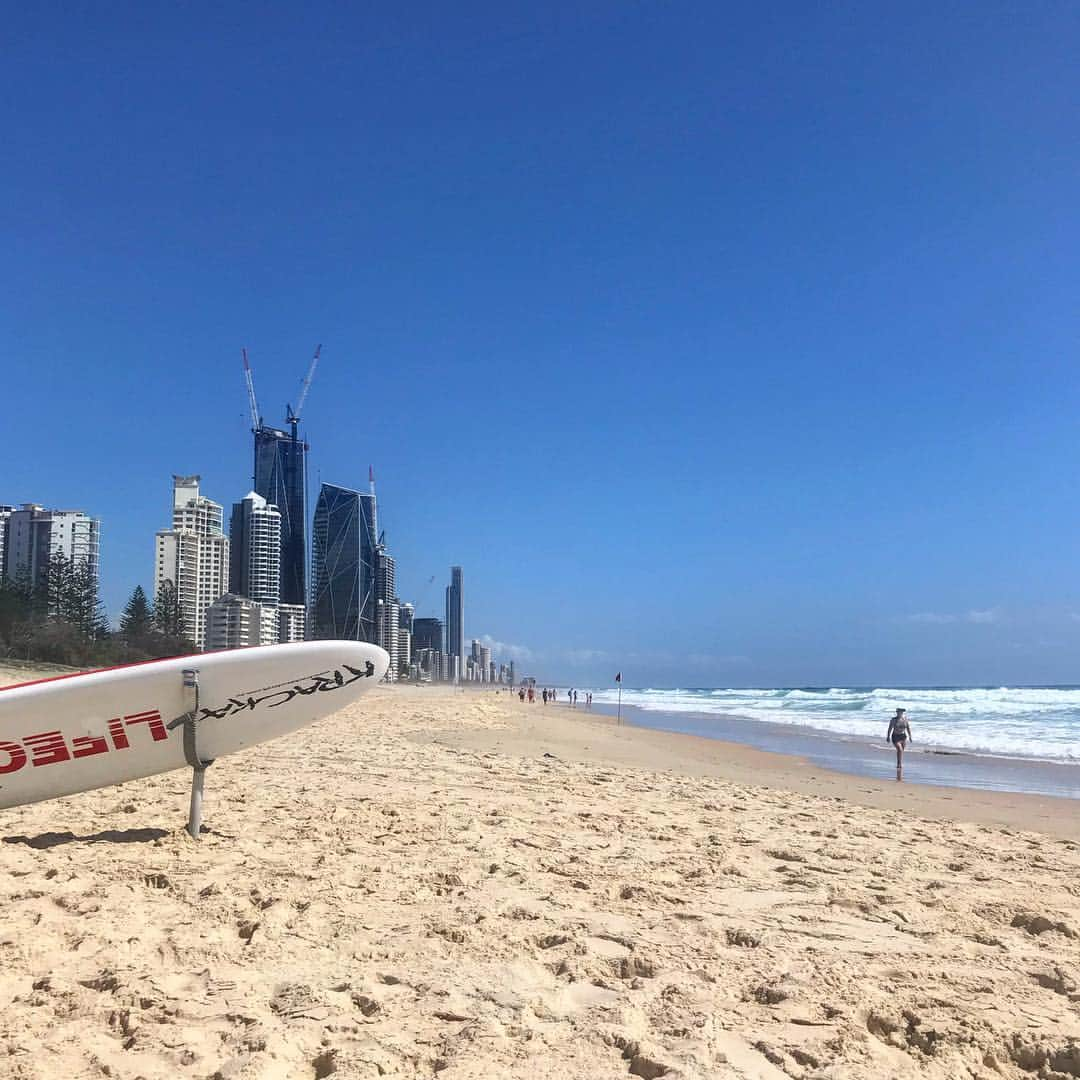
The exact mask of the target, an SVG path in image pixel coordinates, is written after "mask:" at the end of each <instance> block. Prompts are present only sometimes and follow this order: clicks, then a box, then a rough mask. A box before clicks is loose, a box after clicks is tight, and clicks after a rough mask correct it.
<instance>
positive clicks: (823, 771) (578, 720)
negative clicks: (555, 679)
mask: <svg viewBox="0 0 1080 1080" xmlns="http://www.w3.org/2000/svg"><path fill="white" fill-rule="evenodd" d="M402 689H404V688H402ZM473 690H474V688H467V689H466V690H465V693H466V694H467V695H469V696H471V695H472V694H473ZM475 690H476V691H477V692H478V693H480V694H482V695H488V694H490V695H491V696H492V697H496V696H498V697H499V698H500V700H501V697H502V696H501V695H495V693H494V692H493V691H491V690H480V689H479V688H475ZM459 692H460V688H459ZM506 702H507V710H508V711H509V716H510V724H509V726H507V727H505V728H485V729H463V730H461V731H450V732H446V731H442V732H440V733H439V736H438V738H437V739H436V740H434V741H437V742H438V743H439V744H440V745H446V746H453V747H457V748H461V749H470V750H474V751H478V752H484V751H486V752H489V753H495V752H497V753H504V754H520V753H526V752H528V750H529V748H530V746H531V745H532V744H533V743H536V744H538V745H539V744H543V745H544V746H545V748H546V752H548V753H554V754H555V757H556V758H558V759H560V760H566V761H572V762H575V763H578V764H591V765H609V766H614V767H628V768H639V769H653V770H656V771H664V772H677V773H680V774H682V775H684V776H688V777H694V778H706V777H707V778H712V779H719V780H724V781H728V782H730V783H735V784H744V785H755V786H764V787H767V788H770V789H776V790H782V791H791V792H794V793H796V794H799V795H811V796H818V797H821V798H826V799H837V800H843V801H845V802H851V803H854V804H856V805H861V806H867V807H872V808H874V809H879V810H902V811H905V812H907V813H911V814H916V815H918V816H920V817H924V818H933V819H940V820H948V821H961V822H970V823H973V824H979V825H994V826H1002V827H1006V828H1012V829H1021V830H1031V831H1035V832H1043V833H1045V834H1047V835H1049V836H1056V837H1058V838H1059V839H1063V840H1069V841H1080V814H1077V813H1076V812H1075V811H1076V802H1075V799H1073V798H1071V797H1069V796H1066V795H1059V794H1049V793H1038V792H1028V791H1012V790H999V789H994V788H985V787H964V786H960V785H949V784H931V783H923V782H916V781H914V780H907V779H905V780H904V781H903V782H902V783H897V781H896V780H895V779H889V778H882V777H874V776H868V775H862V774H859V773H855V772H845V771H842V770H840V769H836V768H834V767H832V766H831V765H829V764H822V763H821V762H819V761H817V760H815V759H814V758H812V757H811V756H807V755H801V754H799V753H797V752H796V753H793V752H790V751H784V752H780V751H775V750H765V749H761V748H759V747H755V746H749V745H747V744H745V743H741V742H729V741H725V740H722V739H717V738H714V737H712V736H705V735H697V734H691V733H687V732H681V731H673V730H666V729H662V728H655V727H648V726H645V725H643V724H636V723H627V721H626V713H627V707H626V706H625V705H624V706H623V723H622V724H621V725H620V724H617V723H616V721H615V717H614V715H608V714H607V713H606V712H601V711H600V710H599V708H598V707H597V706H596V705H594V706H593V709H592V710H591V711H590V710H586V709H585V708H584V707H582V706H581V705H580V704H579V705H578V707H577V708H571V707H570V706H569V705H566V704H564V703H562V702H556V703H555V705H554V706H552V705H548V706H544V705H543V704H542V703H540V702H537V703H536V704H534V705H532V706H530V705H529V704H528V702H525V703H524V704H522V703H520V702H518V700H517V698H516V697H513V698H512V699H511V698H509V697H508V698H507V699H506ZM511 702H512V709H511ZM519 711H520V714H521V715H520V717H519V716H518V715H517V714H518V712H519ZM638 711H640V710H638ZM750 723H754V721H750ZM411 738H418V739H420V740H421V741H423V737H422V736H416V735H413V736H411ZM888 753H889V755H890V759H889V760H890V761H892V760H894V759H892V758H891V754H892V751H891V749H889V750H888ZM922 756H923V757H928V758H936V757H937V755H922ZM945 757H948V758H949V759H951V758H952V755H945ZM909 767H910V763H909V762H907V761H905V774H906V773H907V770H908V768H909ZM1025 767H1026V766H1025ZM1056 767H1057V766H1052V765H1051V766H1048V768H1056Z"/></svg>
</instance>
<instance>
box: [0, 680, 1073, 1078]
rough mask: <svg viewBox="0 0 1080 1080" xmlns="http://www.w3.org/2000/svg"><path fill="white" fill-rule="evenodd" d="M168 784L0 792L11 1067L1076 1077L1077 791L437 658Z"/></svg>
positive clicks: (41, 1070) (246, 1072)
mask: <svg viewBox="0 0 1080 1080" xmlns="http://www.w3.org/2000/svg"><path fill="white" fill-rule="evenodd" d="M3 674H4V673H3V672H0V682H2V681H17V680H19V679H26V678H28V677H30V676H29V675H28V674H26V673H25V672H19V673H17V674H16V673H8V675H9V677H8V678H6V679H5V678H4V677H3ZM187 792H188V777H187V775H186V774H184V773H182V772H177V773H173V774H169V775H166V776H161V777H156V778H152V779H149V780H145V781H137V782H133V783H130V784H127V785H124V786H122V787H118V788H111V789H105V790H101V791H97V792H91V793H87V794H84V795H79V796H74V797H71V798H67V799H63V800H56V801H53V802H48V803H41V804H38V805H34V806H29V807H22V808H17V809H14V810H9V811H5V813H4V821H3V827H2V828H0V839H2V840H3V843H2V845H0V859H2V865H3V871H4V873H3V877H2V880H0V889H2V890H3V892H2V903H3V908H4V912H5V919H4V925H3V929H2V930H0V960H2V970H0V1015H2V1017H3V1019H2V1022H0V1024H2V1026H0V1076H5V1077H12V1078H18V1080H30V1078H33V1080H39V1078H43V1077H45V1078H51V1077H58V1078H59V1077H64V1078H66V1077H101V1076H110V1077H118V1078H123V1080H129V1078H130V1080H134V1078H137V1077H143V1078H145V1080H159V1078H170V1080H171V1078H174V1077H185V1076H190V1077H193V1078H200V1080H201V1078H211V1077H212V1078H219V1077H220V1078H222V1080H226V1078H230V1080H231V1078H281V1080H285V1078H288V1080H292V1078H305V1080H310V1078H321V1077H331V1076H333V1077H377V1076H401V1077H435V1076H438V1077H440V1078H448V1080H453V1078H480V1077H485V1078H489V1077H522V1078H525V1077H528V1078H530V1080H535V1078H538V1077H582V1078H586V1077H587V1078H607V1077H611V1078H615V1077H627V1076H637V1077H645V1078H654V1077H661V1076H666V1077H672V1078H680V1077H682V1078H689V1077H733V1078H735V1077H739V1078H763V1080H765V1078H773V1080H782V1078H785V1077H795V1078H807V1080H809V1078H813V1077H818V1078H822V1080H825V1078H830V1080H849V1078H850V1080H855V1078H867V1080H871V1078H873V1080H879V1078H893V1077H895V1078H904V1077H936V1078H941V1080H954V1078H966V1077H971V1078H984V1080H990V1078H1001V1077H1012V1078H1035V1077H1038V1078H1040V1080H1057V1078H1063V1077H1076V1076H1080V936H1078V935H1080V820H1078V819H1080V814H1078V812H1077V805H1076V803H1075V802H1072V801H1069V800H1059V799H1053V798H1043V797H1036V796H1023V795H1008V794H1002V793H998V792H982V791H966V790H965V791H959V790H957V789H949V788H930V787H922V786H918V785H912V784H905V785H896V784H895V783H892V784H887V783H883V782H879V781H873V780H866V779H863V778H860V777H853V776H845V775H841V774H839V773H831V772H829V771H827V770H823V769H821V768H818V767H815V766H813V765H810V764H807V763H805V762H801V761H799V760H797V759H794V758H787V757H783V756H780V755H773V754H768V753H764V752H761V751H755V750H751V749H747V748H744V747H734V746H731V745H730V744H726V743H718V742H711V741H709V740H705V739H698V738H694V737H691V736H679V735H672V734H667V733H662V732H654V731H648V730H644V729H640V728H633V727H629V726H623V727H617V726H616V725H615V724H614V723H613V722H611V721H610V720H609V719H608V718H605V717H600V716H589V715H587V714H585V713H584V712H583V710H576V711H572V710H570V709H567V708H565V707H558V708H554V707H548V708H545V707H544V706H542V705H540V704H536V705H533V706H528V705H522V704H520V703H519V702H518V701H517V699H516V698H511V697H510V696H509V695H507V694H505V693H503V694H498V695H497V694H495V693H491V692H488V693H480V692H468V693H463V692H460V691H452V690H449V689H440V688H433V687H420V688H410V687H401V688H399V687H387V688H380V689H379V690H376V691H374V692H373V693H372V695H371V696H370V697H369V698H367V699H366V700H365V701H364V702H363V703H362V704H361V705H359V706H356V707H354V708H353V709H351V710H346V711H344V712H342V713H339V714H337V715H336V716H334V717H332V718H330V719H328V720H325V721H323V722H321V723H319V724H316V725H313V726H312V727H310V728H307V729H305V730H304V731H301V732H299V733H298V734H296V735H293V736H290V737H287V738H283V739H280V740H278V741H276V742H273V743H269V744H267V745H266V746H265V747H263V748H260V749H259V750H257V751H249V752H246V753H244V754H239V755H236V756H234V757H230V758H226V759H223V760H222V761H220V762H218V763H216V764H215V765H214V766H213V767H212V768H211V769H210V771H209V773H208V774H207V800H206V808H205V809H206V824H207V826H208V831H207V832H206V834H205V835H204V837H203V839H202V840H201V841H200V842H198V843H196V842H195V841H192V840H191V839H190V838H189V837H188V836H187V834H186V833H185V832H184V831H183V825H184V821H185V816H186V809H187Z"/></svg>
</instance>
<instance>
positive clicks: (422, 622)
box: [413, 593, 443, 653]
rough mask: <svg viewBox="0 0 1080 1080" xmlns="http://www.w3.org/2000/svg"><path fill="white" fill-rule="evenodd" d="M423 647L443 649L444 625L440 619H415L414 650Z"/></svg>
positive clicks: (440, 650)
mask: <svg viewBox="0 0 1080 1080" xmlns="http://www.w3.org/2000/svg"><path fill="white" fill-rule="evenodd" d="M436 595H438V593H436ZM421 649H431V650H432V651H433V652H437V653H441V652H442V651H443V625H442V622H441V621H440V620H439V619H414V620H413V651H414V652H419V651H420V650H421Z"/></svg>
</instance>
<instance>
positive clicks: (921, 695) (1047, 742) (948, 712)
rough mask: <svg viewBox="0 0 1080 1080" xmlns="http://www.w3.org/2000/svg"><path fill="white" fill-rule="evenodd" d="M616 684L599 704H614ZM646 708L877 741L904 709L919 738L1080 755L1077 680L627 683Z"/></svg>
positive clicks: (626, 699)
mask: <svg viewBox="0 0 1080 1080" xmlns="http://www.w3.org/2000/svg"><path fill="white" fill-rule="evenodd" d="M616 698H617V695H616V691H614V690H597V691H595V692H594V700H595V701H596V702H597V703H603V704H614V703H615V701H616ZM622 700H623V704H624V705H632V706H635V707H636V708H639V709H643V710H645V711H646V712H666V713H695V714H699V715H706V716H707V715H710V714H712V715H718V716H719V715H725V716H736V717H740V718H741V719H744V720H760V721H764V722H767V723H773V724H792V725H798V726H800V727H804V728H810V729H817V730H818V731H821V732H829V733H832V734H836V735H844V736H848V737H852V738H862V737H865V738H868V739H874V740H881V739H882V738H883V737H884V734H885V729H886V727H887V725H888V722H889V717H890V716H892V714H893V713H894V711H895V710H896V709H897V708H898V707H899V708H905V709H907V710H908V719H909V720H910V721H911V728H912V735H913V739H914V741H915V744H916V745H920V746H923V747H933V748H940V749H953V750H967V751H970V752H973V753H981V754H1002V755H1008V756H1010V757H1016V756H1019V757H1033V758H1051V759H1057V760H1063V761H1080V687H1065V686H1050V687H1007V686H999V687H914V688H899V687H896V688H888V687H842V686H834V687H795V688H789V689H722V688H704V689H675V690H661V689H646V690H624V691H623V694H622Z"/></svg>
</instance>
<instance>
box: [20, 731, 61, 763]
mask: <svg viewBox="0 0 1080 1080" xmlns="http://www.w3.org/2000/svg"><path fill="white" fill-rule="evenodd" d="M23 745H25V746H28V747H29V748H30V755H31V756H30V761H31V762H32V764H34V765H56V764H58V763H59V762H61V761H70V760H71V751H70V750H68V748H67V743H66V742H64V736H63V734H62V733H61V732H59V731H45V732H42V734H40V735H27V736H26V737H25V738H24V739H23Z"/></svg>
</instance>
